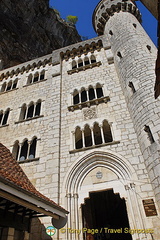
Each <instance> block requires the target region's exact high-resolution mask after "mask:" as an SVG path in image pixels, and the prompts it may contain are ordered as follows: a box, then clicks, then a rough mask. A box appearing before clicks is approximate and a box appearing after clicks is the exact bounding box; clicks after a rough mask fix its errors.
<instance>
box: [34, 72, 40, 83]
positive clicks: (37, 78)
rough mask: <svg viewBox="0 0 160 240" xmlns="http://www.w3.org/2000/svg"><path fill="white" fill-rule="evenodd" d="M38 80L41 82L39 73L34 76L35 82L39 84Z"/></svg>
mask: <svg viewBox="0 0 160 240" xmlns="http://www.w3.org/2000/svg"><path fill="white" fill-rule="evenodd" d="M38 80H39V73H38V72H36V73H35V74H34V78H33V82H38Z"/></svg>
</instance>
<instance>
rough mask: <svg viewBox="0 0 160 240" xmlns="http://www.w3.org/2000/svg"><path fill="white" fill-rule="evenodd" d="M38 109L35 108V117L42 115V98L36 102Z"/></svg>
mask: <svg viewBox="0 0 160 240" xmlns="http://www.w3.org/2000/svg"><path fill="white" fill-rule="evenodd" d="M35 107H36V109H35V117H36V116H39V115H40V112H41V100H38V102H37V103H36V106H35Z"/></svg>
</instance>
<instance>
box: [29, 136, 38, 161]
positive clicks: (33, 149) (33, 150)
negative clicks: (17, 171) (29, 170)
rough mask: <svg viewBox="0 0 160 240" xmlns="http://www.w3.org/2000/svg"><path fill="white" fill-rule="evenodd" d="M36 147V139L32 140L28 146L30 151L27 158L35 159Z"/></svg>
mask: <svg viewBox="0 0 160 240" xmlns="http://www.w3.org/2000/svg"><path fill="white" fill-rule="evenodd" d="M36 145H37V138H34V139H33V141H32V143H31V145H30V150H29V158H30V159H31V158H35V155H36Z"/></svg>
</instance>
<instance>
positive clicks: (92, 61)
mask: <svg viewBox="0 0 160 240" xmlns="http://www.w3.org/2000/svg"><path fill="white" fill-rule="evenodd" d="M95 62H96V58H95V56H94V55H91V63H95Z"/></svg>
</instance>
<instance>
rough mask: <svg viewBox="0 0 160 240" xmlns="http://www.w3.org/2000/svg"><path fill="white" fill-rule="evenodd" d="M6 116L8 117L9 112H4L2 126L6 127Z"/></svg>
mask: <svg viewBox="0 0 160 240" xmlns="http://www.w3.org/2000/svg"><path fill="white" fill-rule="evenodd" d="M8 116H9V110H7V111H6V112H5V114H4V117H3V121H2V125H6V124H7V120H8Z"/></svg>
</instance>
